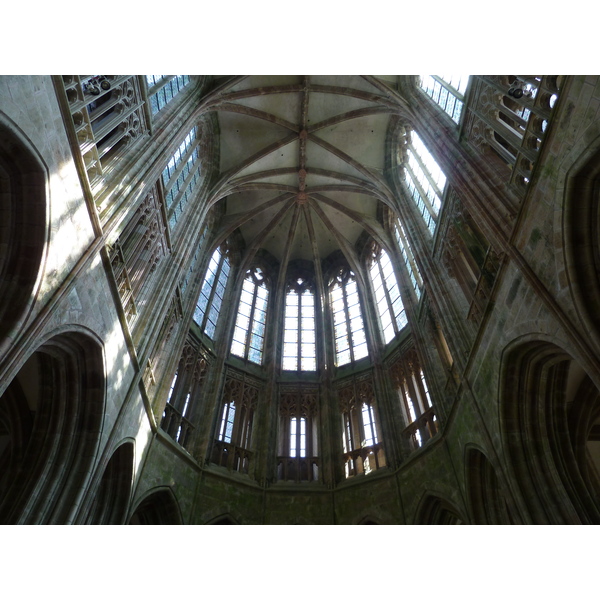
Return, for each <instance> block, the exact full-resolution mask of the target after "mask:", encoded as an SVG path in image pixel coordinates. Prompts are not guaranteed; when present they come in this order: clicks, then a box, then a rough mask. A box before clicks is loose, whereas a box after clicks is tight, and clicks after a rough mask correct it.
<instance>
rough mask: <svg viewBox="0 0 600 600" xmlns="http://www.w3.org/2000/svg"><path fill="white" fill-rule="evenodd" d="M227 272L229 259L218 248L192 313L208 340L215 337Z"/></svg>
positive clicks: (209, 265) (211, 260)
mask: <svg viewBox="0 0 600 600" xmlns="http://www.w3.org/2000/svg"><path fill="white" fill-rule="evenodd" d="M229 270H230V265H229V259H228V258H227V256H225V254H224V253H223V252H221V249H220V248H217V249H216V250H215V251H214V253H213V255H212V257H211V259H210V263H209V264H208V269H207V270H206V275H205V277H204V282H203V283H202V290H201V291H200V297H199V298H198V302H197V304H196V310H195V311H194V321H195V322H196V323H197V324H198V325H199V327H200V329H201V330H202V331H203V332H204V333H205V334H206V335H207V336H208V337H209V338H210V339H213V338H214V335H215V329H216V327H217V320H218V318H219V313H220V311H221V304H222V303H223V295H224V294H225V287H226V286H227V278H228V277H229Z"/></svg>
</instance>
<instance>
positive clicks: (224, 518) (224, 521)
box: [207, 515, 238, 525]
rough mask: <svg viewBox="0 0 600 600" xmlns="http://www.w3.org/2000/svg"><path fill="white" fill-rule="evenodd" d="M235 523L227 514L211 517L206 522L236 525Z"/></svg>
mask: <svg viewBox="0 0 600 600" xmlns="http://www.w3.org/2000/svg"><path fill="white" fill-rule="evenodd" d="M237 524H238V523H236V522H235V521H234V520H233V519H232V518H231V517H230V516H229V515H223V516H220V517H217V518H216V519H213V520H212V521H210V522H209V523H207V525H237Z"/></svg>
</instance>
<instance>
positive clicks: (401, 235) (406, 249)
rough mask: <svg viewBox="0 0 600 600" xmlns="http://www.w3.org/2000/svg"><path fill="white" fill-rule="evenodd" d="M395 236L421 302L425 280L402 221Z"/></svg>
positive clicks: (397, 225)
mask: <svg viewBox="0 0 600 600" xmlns="http://www.w3.org/2000/svg"><path fill="white" fill-rule="evenodd" d="M394 235H395V236H396V241H397V242H398V246H399V247H400V252H402V257H403V258H404V264H405V265H406V270H407V271H408V276H409V277H410V281H411V283H412V286H413V289H414V290H415V294H416V295H417V300H419V299H420V298H421V290H422V288H423V278H422V277H421V273H420V272H419V267H418V265H417V261H416V260H415V256H414V254H413V251H412V248H411V247H410V243H409V241H408V238H407V237H406V232H405V231H404V227H402V223H400V221H397V222H396V224H395V225H394Z"/></svg>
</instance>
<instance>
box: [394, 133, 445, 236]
mask: <svg viewBox="0 0 600 600" xmlns="http://www.w3.org/2000/svg"><path fill="white" fill-rule="evenodd" d="M404 168H405V171H406V185H407V186H408V190H409V192H410V194H411V196H412V199H413V200H414V202H415V204H416V205H417V208H418V209H419V211H420V212H421V215H422V216H423V219H424V220H425V224H426V225H427V228H428V229H429V231H430V232H431V235H433V234H434V232H435V226H436V221H437V217H438V214H439V212H440V208H441V206H442V196H443V193H444V188H445V186H446V176H445V175H444V173H442V170H441V169H440V167H439V165H438V164H437V162H436V161H435V159H434V158H433V156H432V155H431V153H430V152H429V150H427V148H426V146H425V144H424V143H423V142H422V140H421V138H420V137H419V136H418V135H417V134H416V132H414V131H412V132H411V142H410V143H409V144H407V160H406V161H405V163H404Z"/></svg>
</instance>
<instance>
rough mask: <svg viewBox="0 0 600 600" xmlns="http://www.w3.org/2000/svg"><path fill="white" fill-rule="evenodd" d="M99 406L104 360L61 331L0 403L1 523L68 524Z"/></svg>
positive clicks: (79, 337) (93, 343) (91, 343)
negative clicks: (4, 468) (0, 437)
mask: <svg viewBox="0 0 600 600" xmlns="http://www.w3.org/2000/svg"><path fill="white" fill-rule="evenodd" d="M104 407H105V368H104V359H103V353H102V348H101V346H100V344H99V342H98V341H97V340H96V339H94V338H92V337H91V336H90V335H87V334H85V333H82V332H81V331H68V332H64V333H60V334H57V335H55V336H54V337H51V338H50V339H48V340H47V341H45V342H44V343H42V345H41V346H40V347H39V348H38V349H37V350H36V351H35V352H33V353H32V354H31V355H30V357H29V358H28V359H27V361H26V362H25V363H24V364H23V365H22V367H21V369H20V371H19V372H18V373H17V374H16V375H15V376H14V378H13V379H12V381H11V383H10V384H9V386H8V388H7V390H6V392H5V394H4V395H3V397H2V398H1V399H0V411H1V412H2V416H0V421H1V422H2V423H3V426H4V429H3V431H4V436H5V437H4V444H3V445H4V450H3V453H2V456H1V457H0V461H2V462H3V464H5V465H8V468H7V471H6V472H5V473H4V475H3V476H2V480H1V486H0V522H1V523H49V524H59V523H69V522H73V518H74V516H73V512H74V511H75V510H76V508H77V506H78V505H79V504H80V502H81V498H80V496H81V494H82V493H83V491H84V490H85V488H86V485H87V483H88V476H89V475H88V474H89V473H90V472H91V469H92V464H93V461H94V457H95V454H96V452H97V448H98V443H99V439H100V434H101V430H102V420H103V416H104ZM6 412H8V413H10V414H9V416H8V417H6V416H4V415H5V414H6Z"/></svg>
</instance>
